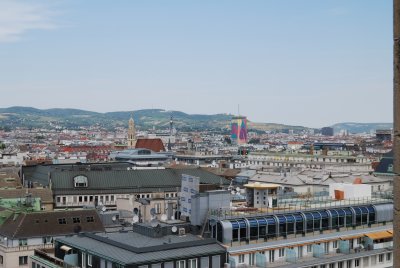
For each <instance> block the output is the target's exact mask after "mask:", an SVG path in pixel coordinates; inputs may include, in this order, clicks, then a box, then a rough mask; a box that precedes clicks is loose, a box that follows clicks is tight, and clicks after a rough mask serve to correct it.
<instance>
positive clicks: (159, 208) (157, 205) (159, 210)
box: [154, 203, 161, 214]
mask: <svg viewBox="0 0 400 268" xmlns="http://www.w3.org/2000/svg"><path fill="white" fill-rule="evenodd" d="M154 208H155V209H156V213H157V214H160V213H161V203H155V204H154Z"/></svg>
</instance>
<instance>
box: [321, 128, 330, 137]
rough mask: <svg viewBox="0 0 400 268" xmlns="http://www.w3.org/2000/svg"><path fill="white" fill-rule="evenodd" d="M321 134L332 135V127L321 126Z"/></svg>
mask: <svg viewBox="0 0 400 268" xmlns="http://www.w3.org/2000/svg"><path fill="white" fill-rule="evenodd" d="M321 134H322V135H324V136H333V128H332V127H323V128H321Z"/></svg>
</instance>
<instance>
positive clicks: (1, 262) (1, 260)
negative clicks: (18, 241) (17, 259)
mask: <svg viewBox="0 0 400 268" xmlns="http://www.w3.org/2000/svg"><path fill="white" fill-rule="evenodd" d="M0 264H3V256H2V255H0Z"/></svg>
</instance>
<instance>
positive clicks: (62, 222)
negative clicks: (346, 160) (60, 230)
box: [58, 218, 67, 224]
mask: <svg viewBox="0 0 400 268" xmlns="http://www.w3.org/2000/svg"><path fill="white" fill-rule="evenodd" d="M58 224H67V220H66V219H65V218H60V219H58Z"/></svg>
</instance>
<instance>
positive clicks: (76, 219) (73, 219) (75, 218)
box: [72, 217, 81, 223]
mask: <svg viewBox="0 0 400 268" xmlns="http://www.w3.org/2000/svg"><path fill="white" fill-rule="evenodd" d="M72 222H73V223H80V222H81V218H79V217H73V218H72Z"/></svg>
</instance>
